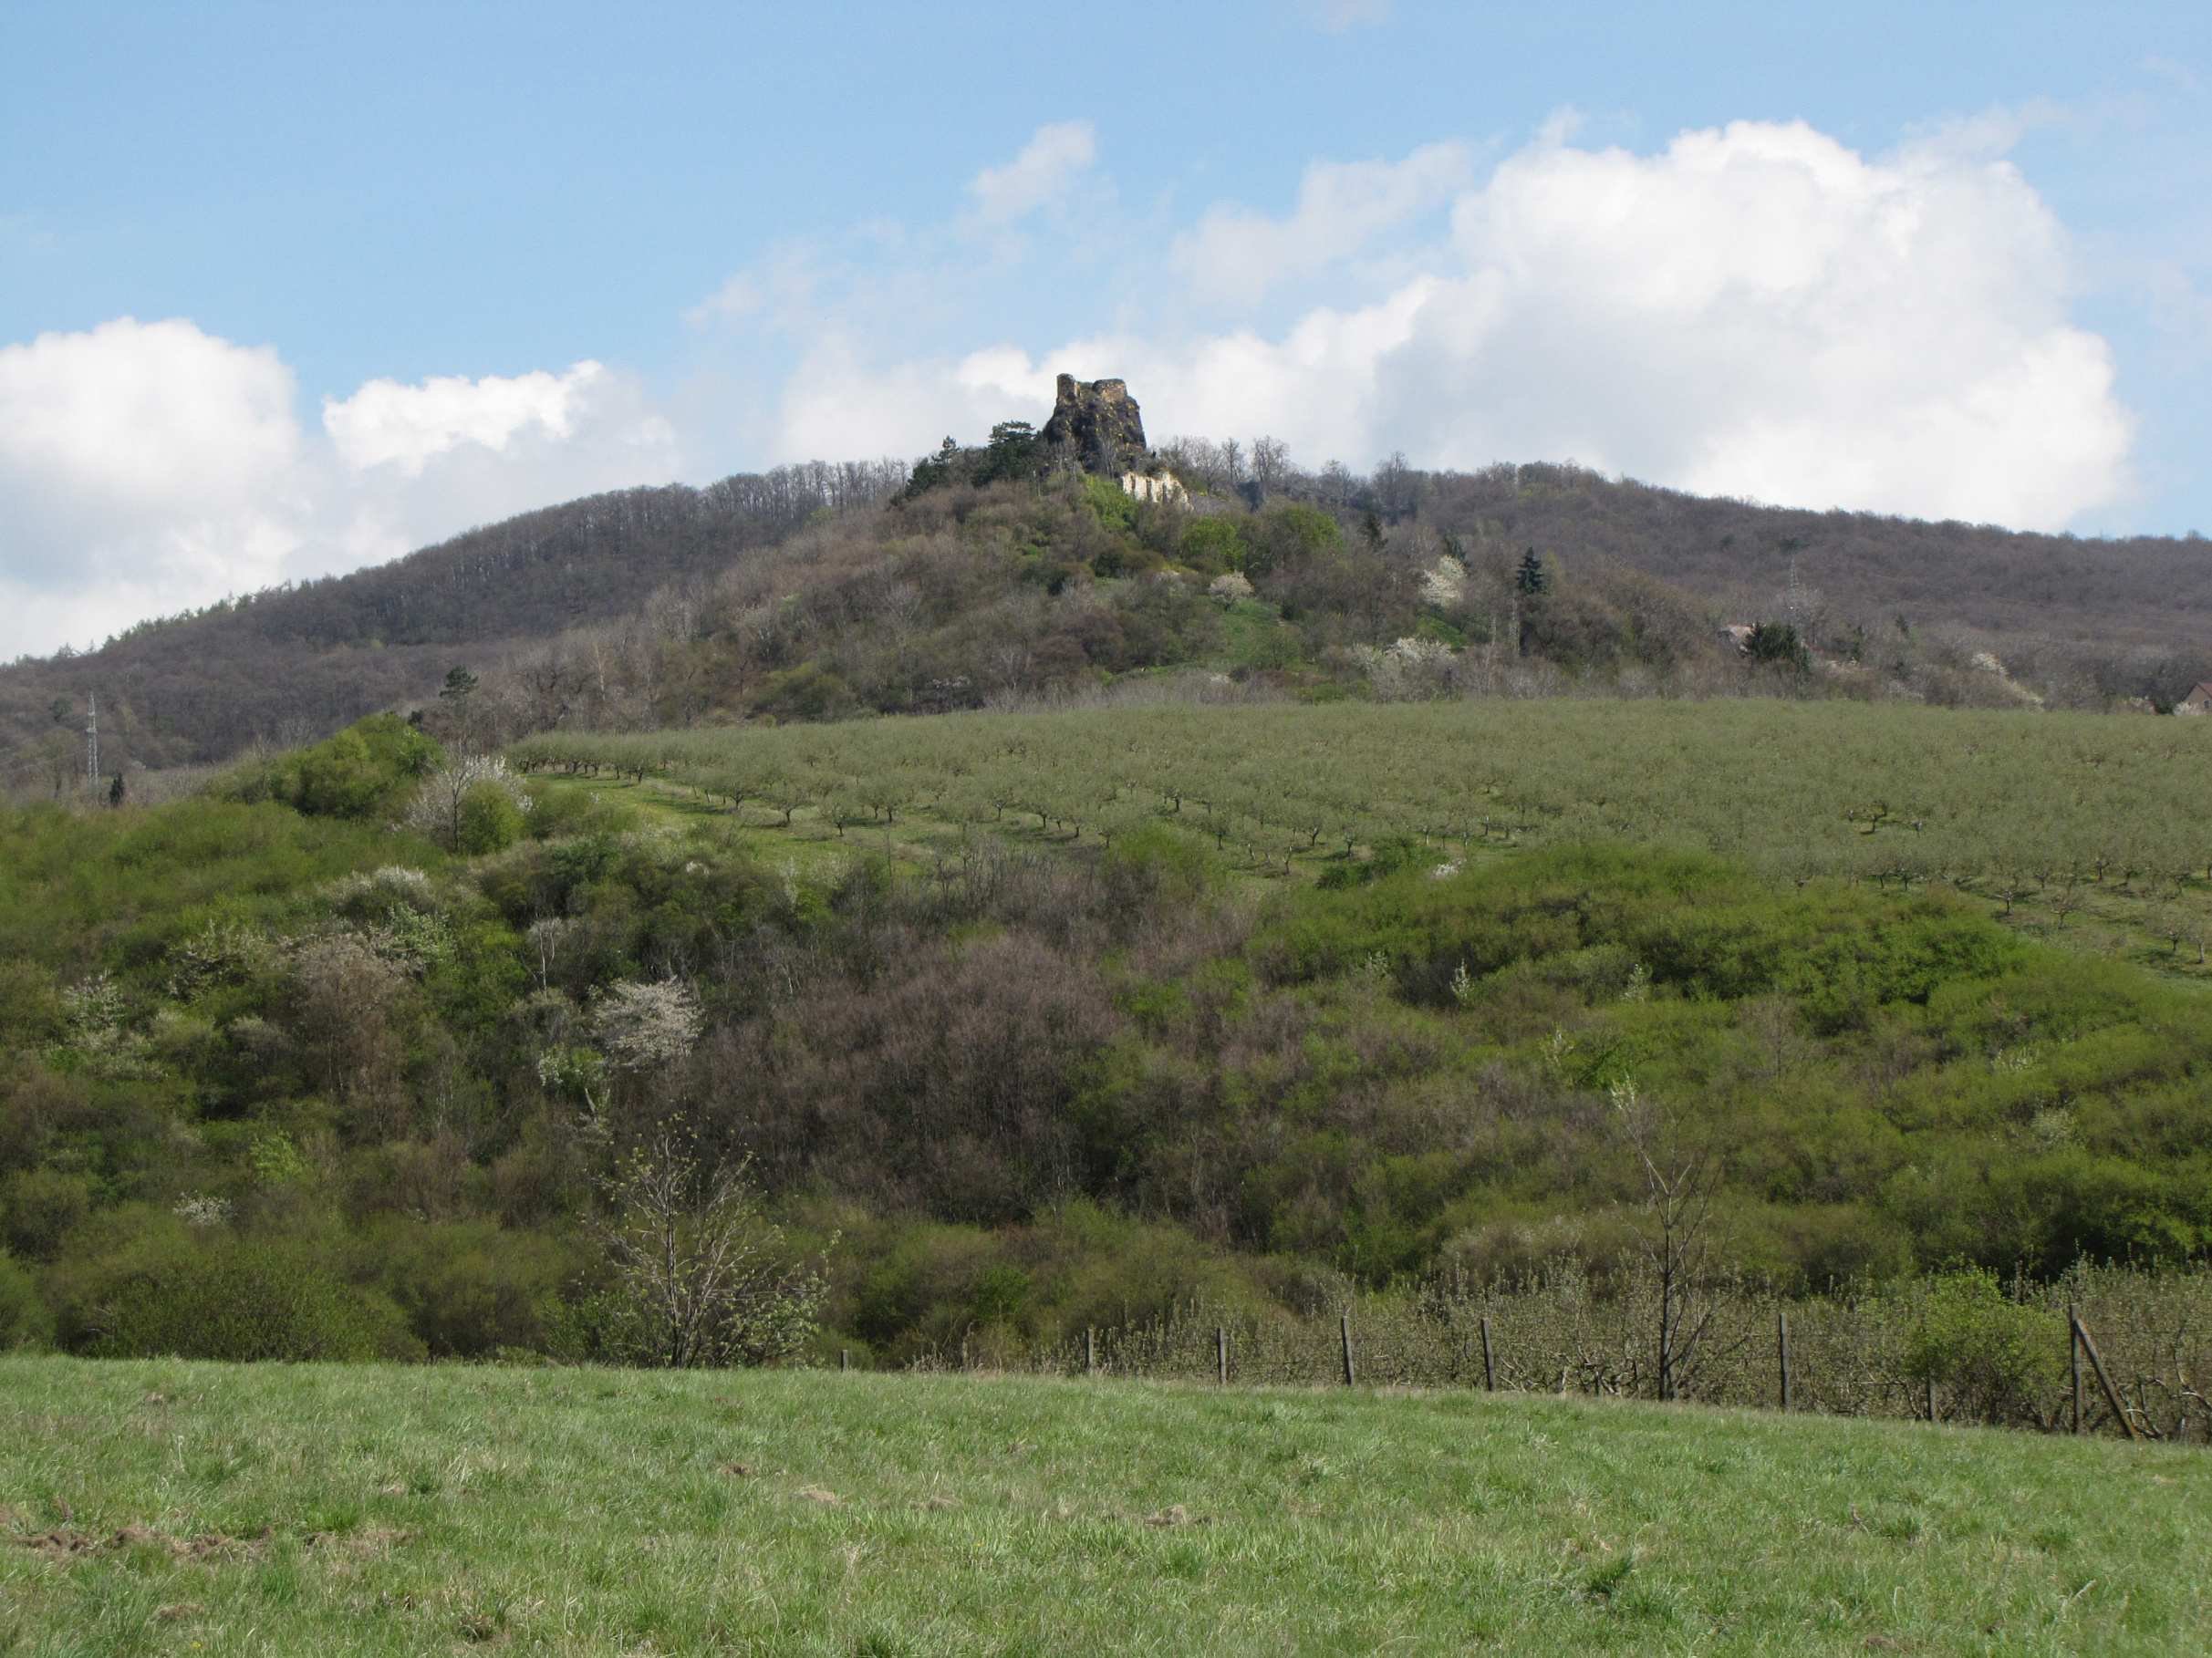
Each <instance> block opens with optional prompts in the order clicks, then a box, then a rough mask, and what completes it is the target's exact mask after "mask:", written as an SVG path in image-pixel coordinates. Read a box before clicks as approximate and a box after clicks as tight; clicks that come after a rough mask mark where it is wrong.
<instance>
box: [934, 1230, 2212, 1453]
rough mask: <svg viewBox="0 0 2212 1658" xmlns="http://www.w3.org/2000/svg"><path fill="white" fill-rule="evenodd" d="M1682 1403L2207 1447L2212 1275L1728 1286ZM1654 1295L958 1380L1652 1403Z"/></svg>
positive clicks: (1449, 1299) (1198, 1322) (1168, 1349)
mask: <svg viewBox="0 0 2212 1658" xmlns="http://www.w3.org/2000/svg"><path fill="white" fill-rule="evenodd" d="M1674 1320H1675V1323H1674V1328H1675V1329H1676V1331H1677V1345H1676V1347H1675V1349H1674V1352H1673V1354H1672V1359H1671V1364H1670V1370H1671V1385H1670V1390H1669V1391H1670V1393H1671V1395H1672V1396H1673V1397H1676V1398H1678V1399H1684V1400H1695V1401H1699V1402H1703V1403H1707V1404H1727V1405H1739V1406H1752V1407H1768V1408H1780V1409H1782V1410H1796V1411H1815V1412H1823V1413H1827V1414H1837V1415H1854V1416H1893V1417H1917V1418H1919V1419H1922V1420H1929V1421H1939V1422H1972V1423H1981V1424H1989V1425H2006V1426H2014V1427H2023V1428H2033V1429H2037V1430H2040V1431H2042V1432H2061V1431H2072V1432H2075V1433H2097V1432H2107V1433H2109V1432H2124V1433H2126V1434H2127V1435H2130V1436H2131V1437H2137V1436H2140V1437H2144V1438H2155V1439H2166V1440H2174V1441H2193V1442H2197V1443H2212V1401H2208V1400H2207V1393H2206V1384H2207V1381H2208V1380H2212V1271H2207V1270H2205V1269H2190V1270H2183V1271H2169V1272H2150V1271H2144V1270H2137V1269H2129V1268H2089V1267H2083V1268H2078V1269H2075V1270H2074V1271H2073V1272H2072V1273H2070V1274H2068V1275H2067V1276H2066V1277H2065V1278H2064V1279H2062V1280H2060V1281H2058V1282H2056V1283H2051V1284H2041V1285H2039V1284H2034V1283H2030V1282H2025V1281H2021V1282H2016V1283H2014V1284H2011V1285H2009V1286H2004V1285H2000V1284H1999V1283H1998V1281H1997V1280H1995V1279H1993V1278H1990V1277H1989V1276H1987V1275H1984V1274H1978V1273H1961V1274H1949V1275H1939V1276H1935V1277H1929V1278H1925V1279H1919V1280H1907V1281H1906V1282H1903V1283H1900V1284H1895V1285H1890V1286H1886V1287H1884V1288H1881V1289H1878V1290H1864V1291H1843V1292H1838V1293H1834V1294H1830V1295H1825V1296H1815V1297H1784V1296H1781V1295H1778V1294H1774V1293H1771V1292H1769V1291H1767V1290H1762V1289H1760V1288H1759V1287H1757V1286H1755V1285H1751V1284H1748V1283H1744V1282H1740V1281H1733V1282H1724V1283H1719V1284H1712V1285H1708V1286H1705V1287H1703V1288H1701V1289H1700V1290H1698V1291H1696V1292H1695V1293H1693V1294H1692V1295H1690V1296H1688V1298H1686V1299H1685V1300H1684V1301H1682V1302H1681V1303H1680V1304H1678V1305H1677V1307H1676V1308H1675V1309H1674ZM1659 1327H1660V1300H1659V1297H1658V1295H1657V1293H1656V1287H1655V1286H1654V1285H1653V1284H1651V1283H1649V1282H1646V1281H1645V1280H1640V1279H1637V1278H1635V1277H1631V1278H1629V1279H1627V1280H1624V1281H1617V1282H1615V1283H1611V1284H1608V1285H1604V1286H1602V1287H1601V1286H1599V1285H1596V1284H1594V1282H1593V1281H1592V1280H1590V1279H1589V1278H1588V1277H1586V1276H1585V1275H1584V1274H1582V1273H1580V1272H1579V1271H1577V1270H1576V1269H1573V1267H1572V1266H1571V1265H1569V1264H1561V1265H1558V1266H1555V1267H1554V1268H1552V1269H1547V1270H1546V1271H1545V1272H1543V1273H1542V1274H1540V1275H1539V1276H1538V1277H1536V1278H1535V1279H1534V1280H1531V1281H1528V1282H1524V1283H1521V1284H1520V1285H1517V1286H1514V1287H1511V1288H1505V1289H1469V1288H1464V1287H1460V1288H1446V1287H1431V1288H1428V1289H1426V1290H1414V1291H1403V1292H1389V1293H1374V1294H1365V1295H1359V1296H1356V1297H1354V1298H1352V1299H1351V1300H1350V1301H1349V1304H1348V1305H1347V1306H1345V1307H1343V1308H1337V1309H1323V1308H1313V1309H1310V1310H1308V1311H1305V1312H1303V1313H1302V1314H1301V1313H1284V1312H1282V1311H1279V1310H1272V1309H1271V1310H1266V1311H1255V1310H1252V1309H1245V1308H1240V1309H1231V1308H1226V1307H1221V1306H1218V1305H1212V1304H1209V1303H1206V1302H1194V1303H1191V1304H1189V1305H1187V1306H1183V1307H1179V1308H1178V1309H1177V1310H1176V1311H1174V1312H1172V1313H1171V1314H1169V1315H1168V1316H1166V1317H1164V1318H1160V1319H1157V1320H1154V1321H1150V1322H1147V1323H1141V1324H1137V1325H1135V1326H1131V1327H1124V1328H1116V1329H1094V1330H1088V1331H1085V1332H1081V1333H1080V1334H1079V1335H1077V1336H1075V1337H1074V1338H1072V1339H1070V1340H1064V1341H1058V1342H1047V1343H1044V1344H1041V1345H1033V1344H1025V1343H1023V1342H1019V1341H1015V1340H1013V1339H1010V1338H1007V1337H1004V1336H1002V1335H994V1334H992V1332H976V1333H975V1334H973V1335H972V1336H971V1339H970V1340H969V1341H967V1342H963V1343H962V1347H961V1352H959V1353H958V1354H957V1355H955V1354H953V1353H950V1352H948V1353H944V1354H942V1355H939V1357H938V1359H937V1360H936V1361H935V1362H934V1363H932V1364H931V1367H939V1366H941V1367H945V1368H950V1367H951V1365H952V1364H953V1363H956V1362H957V1363H961V1364H964V1365H969V1366H982V1367H987V1368H992V1369H1002V1370H1022V1371H1031V1372H1037V1373H1052V1374H1062V1375H1082V1374H1096V1375H1123V1376H1139V1377H1152V1378H1161V1379H1176V1380H1184V1381H1194V1382H1195V1381H1210V1382H1213V1383H1218V1384H1224V1385H1225V1384H1228V1383H1247V1384H1293V1385H1301V1384H1303V1385H1341V1384H1347V1383H1366V1384H1370V1385H1376V1386H1417V1387H1461V1388H1486V1389H1490V1390H1492V1391H1501V1392H1502V1391H1542V1392H1546V1393H1563V1394H1596V1395H1612V1396H1618V1397H1645V1398H1652V1397H1656V1396H1657V1394H1658V1385H1657V1369H1658V1367H1657V1363H1656V1356H1657V1347H1658V1331H1659Z"/></svg>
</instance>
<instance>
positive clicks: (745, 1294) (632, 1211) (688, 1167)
mask: <svg viewBox="0 0 2212 1658" xmlns="http://www.w3.org/2000/svg"><path fill="white" fill-rule="evenodd" d="M747 1174H748V1169H747V1165H746V1164H745V1163H743V1162H739V1163H735V1164H732V1163H728V1162H724V1161H721V1160H716V1161H714V1162H711V1163H702V1162H701V1160H700V1157H699V1155H698V1149H697V1144H696V1141H695V1139H694V1137H693V1135H691V1130H690V1129H689V1128H688V1127H687V1126H686V1125H685V1124H684V1123H683V1121H682V1119H680V1118H675V1119H671V1120H670V1121H669V1122H667V1123H665V1124H662V1125H661V1126H660V1127H659V1129H657V1130H656V1131H654V1133H653V1135H651V1136H650V1137H649V1139H647V1140H646V1141H645V1142H644V1143H643V1144H641V1145H639V1146H637V1147H636V1148H634V1149H633V1150H632V1151H631V1152H630V1154H629V1155H628V1156H627V1157H626V1158H624V1159H623V1160H622V1162H621V1163H619V1164H618V1166H616V1168H615V1171H614V1173H613V1174H612V1175H611V1176H608V1178H607V1179H606V1180H605V1181H604V1182H603V1183H602V1187H601V1194H602V1197H603V1198H604V1199H605V1207H603V1209H602V1210H601V1212H600V1214H599V1216H598V1217H597V1219H596V1220H595V1222H594V1223H593V1232H594V1235H595V1237H596V1238H597V1242H598V1244H599V1248H600V1250H601V1252H602V1255H603V1256H604V1258H605V1260H606V1263H607V1266H608V1272H609V1275H610V1278H611V1280H612V1288H611V1290H609V1292H608V1295H607V1296H606V1297H605V1298H604V1299H603V1300H602V1301H601V1303H600V1315H601V1316H600V1320H599V1324H598V1340H599V1344H600V1346H601V1347H602V1348H603V1349H604V1350H605V1351H606V1352H607V1353H608V1356H609V1357H611V1358H614V1359H617V1360H618V1361H621V1362H624V1363H632V1364H641V1365H651V1366H664V1367H666V1368H669V1369H671V1370H681V1369H687V1368H690V1367H692V1366H700V1365H715V1364H764V1363H769V1362H771V1361H772V1360H775V1359H780V1358H784V1357H786V1356H787V1355H789V1354H790V1353H792V1352H796V1351H797V1350H798V1349H799V1348H801V1347H803V1346H804V1345H805V1342H806V1340H807V1338H808V1337H809V1336H810V1335H812V1334H813V1332H814V1328H815V1316H816V1313H817V1311H818V1309H819V1308H820V1306H821V1302H822V1297H823V1294H824V1292H825V1290H826V1284H825V1282H824V1280H823V1278H822V1275H821V1274H820V1272H819V1271H817V1270H815V1269H812V1268H810V1267H809V1266H807V1265H806V1263H805V1262H804V1261H802V1260H800V1259H796V1258H794V1256H793V1255H792V1253H791V1252H790V1250H789V1249H787V1248H786V1247H785V1245H784V1233H783V1228H780V1227H778V1226H777V1225H775V1223H774V1221H772V1220H770V1219H769V1218H767V1216H766V1215H765V1214H764V1213H763V1210H762V1208H761V1204H760V1197H759V1195H758V1193H757V1192H756V1191H755V1190H754V1188H753V1185H752V1183H751V1181H750V1180H749V1179H748V1177H747Z"/></svg>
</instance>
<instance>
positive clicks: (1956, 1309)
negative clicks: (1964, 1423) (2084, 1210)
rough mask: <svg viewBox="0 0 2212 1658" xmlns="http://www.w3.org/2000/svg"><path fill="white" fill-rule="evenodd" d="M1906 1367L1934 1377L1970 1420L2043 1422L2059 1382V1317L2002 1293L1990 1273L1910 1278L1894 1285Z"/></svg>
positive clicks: (2062, 1334) (2062, 1331)
mask: <svg viewBox="0 0 2212 1658" xmlns="http://www.w3.org/2000/svg"><path fill="white" fill-rule="evenodd" d="M1898 1311H1899V1313H1900V1314H1901V1316H1902V1321H1903V1322H1904V1324H1905V1327H1906V1339H1905V1343H1904V1351H1903V1353H1902V1355H1901V1356H1902V1360H1903V1369H1904V1372H1905V1373H1906V1375H1907V1376H1909V1377H1911V1378H1912V1379H1913V1380H1914V1381H1916V1382H1922V1383H1928V1382H1933V1383H1936V1384H1937V1386H1939V1387H1940V1388H1942V1389H1943V1390H1944V1393H1945V1395H1946V1396H1947V1398H1949V1399H1950V1400H1951V1401H1952V1402H1953V1409H1954V1410H1955V1411H1956V1412H1957V1413H1958V1414H1962V1415H1965V1416H1967V1417H1968V1419H1969V1420H1972V1421H1976V1422H2010V1423H2016V1424H2020V1425H2026V1426H2030V1427H2048V1426H2050V1425H2051V1422H2052V1405H2053V1403H2054V1402H2055V1400H2056V1399H2057V1398H2058V1396H2059V1394H2060V1390H2061V1387H2062V1385H2063V1384H2064V1383H2065V1380H2066V1375H2067V1369H2066V1359H2065V1352H2066V1342H2067V1332H2066V1324H2065V1321H2064V1320H2063V1318H2061V1316H2060V1315H2059V1314H2057V1313H2056V1312H2053V1311H2051V1310H2049V1309H2047V1308H2043V1307H2037V1306H2032V1305H2025V1304H2022V1303H2021V1302H2019V1301H2016V1300H2013V1299H2012V1298H2010V1297H2009V1296H2008V1295H2006V1293H2005V1291H2004V1290H2003V1288H2002V1286H2000V1285H1999V1283H1998V1281H1997V1277H1996V1275H1995V1274H1994V1273H1991V1272H1988V1271H1965V1272H1953V1273H1947V1274H1944V1275H1942V1276H1939V1277H1936V1278H1931V1279H1926V1280H1916V1281H1914V1282H1911V1283H1909V1284H1907V1285H1906V1286H1905V1287H1903V1289H1902V1290H1900V1291H1899V1292H1898Z"/></svg>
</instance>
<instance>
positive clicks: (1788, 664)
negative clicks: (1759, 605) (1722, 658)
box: [1743, 622, 1812, 674]
mask: <svg viewBox="0 0 2212 1658" xmlns="http://www.w3.org/2000/svg"><path fill="white" fill-rule="evenodd" d="M1743 649H1744V654H1745V655H1746V656H1748V657H1750V658H1751V660H1752V661H1754V662H1765V663H1771V664H1773V665H1776V666H1779V667H1781V668H1793V669H1795V670H1796V671H1797V672H1799V673H1801V674H1802V673H1810V672H1812V653H1811V652H1810V651H1808V650H1807V649H1806V648H1805V642H1804V641H1803V640H1802V639H1801V638H1799V637H1797V628H1796V627H1794V626H1793V625H1791V623H1788V622H1760V623H1758V624H1756V625H1755V626H1754V627H1752V629H1751V632H1750V637H1748V638H1746V639H1745V640H1744V643H1743Z"/></svg>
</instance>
